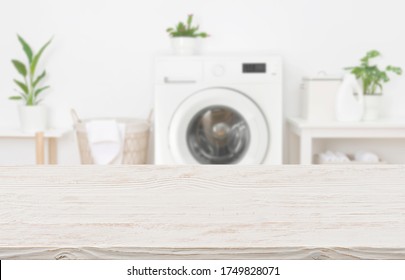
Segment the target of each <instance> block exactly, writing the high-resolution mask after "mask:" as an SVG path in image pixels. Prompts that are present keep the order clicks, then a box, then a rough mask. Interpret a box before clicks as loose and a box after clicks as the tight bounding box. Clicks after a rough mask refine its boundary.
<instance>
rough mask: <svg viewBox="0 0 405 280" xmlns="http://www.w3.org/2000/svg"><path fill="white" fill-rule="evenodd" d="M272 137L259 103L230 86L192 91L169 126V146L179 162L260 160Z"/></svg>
mask: <svg viewBox="0 0 405 280" xmlns="http://www.w3.org/2000/svg"><path fill="white" fill-rule="evenodd" d="M269 140H270V139H269V129H268V124H267V121H266V118H265V116H264V115H263V113H262V111H261V110H260V108H259V107H258V106H257V104H256V103H255V102H253V101H252V100H251V99H250V98H248V97H247V96H246V95H244V94H243V93H241V92H239V91H236V90H232V89H228V88H211V89H205V90H202V91H199V92H197V93H195V94H193V95H191V96H190V97H189V98H187V99H186V100H185V101H184V102H182V103H181V104H180V106H179V107H178V109H177V110H176V112H175V114H174V116H173V118H172V120H171V124H170V127H169V148H170V151H171V153H172V156H173V158H174V160H175V162H176V163H179V164H260V163H263V161H264V160H265V157H266V154H267V151H268V148H269V143H270V141H269Z"/></svg>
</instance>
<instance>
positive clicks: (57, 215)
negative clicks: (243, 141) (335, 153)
mask: <svg viewBox="0 0 405 280" xmlns="http://www.w3.org/2000/svg"><path fill="white" fill-rule="evenodd" d="M76 258H78V259H156V258H157V259H201V258H203V259H311V258H314V259H327V258H332V259H347V258H360V259H405V166H352V167H351V166H278V167H272V166H257V167H240V166H177V167H175V166H132V167H130V166H128V167H125V166H115V167H112V166H111V167H96V166H78V167H0V259H76Z"/></svg>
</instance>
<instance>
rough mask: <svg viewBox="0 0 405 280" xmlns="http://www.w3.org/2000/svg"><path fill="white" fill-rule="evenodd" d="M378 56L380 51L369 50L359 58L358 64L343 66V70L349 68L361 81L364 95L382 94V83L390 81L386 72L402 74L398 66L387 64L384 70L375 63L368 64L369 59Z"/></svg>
mask: <svg viewBox="0 0 405 280" xmlns="http://www.w3.org/2000/svg"><path fill="white" fill-rule="evenodd" d="M380 56H381V53H380V52H379V51H376V50H373V51H369V52H368V53H367V54H366V56H365V57H363V58H362V59H361V60H360V62H361V64H360V66H356V67H347V68H345V70H350V71H351V73H352V74H354V75H355V76H356V78H357V79H359V80H361V81H362V83H363V92H364V94H365V95H378V94H382V91H383V83H388V82H389V81H390V78H389V77H388V72H392V73H395V74H397V75H402V69H401V68H400V67H394V66H387V67H386V68H385V70H381V69H380V68H379V67H378V66H377V65H371V64H370V60H372V59H374V58H377V57H380Z"/></svg>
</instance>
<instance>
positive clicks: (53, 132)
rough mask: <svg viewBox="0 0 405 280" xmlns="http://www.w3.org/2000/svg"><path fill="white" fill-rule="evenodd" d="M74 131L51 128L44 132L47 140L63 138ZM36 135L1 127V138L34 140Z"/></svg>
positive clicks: (17, 129)
mask: <svg viewBox="0 0 405 280" xmlns="http://www.w3.org/2000/svg"><path fill="white" fill-rule="evenodd" d="M70 131H72V129H71V128H51V129H48V130H46V131H44V137H45V138H61V137H63V136H65V135H66V134H67V133H69V132H70ZM32 137H35V133H24V132H22V131H21V129H19V128H13V127H11V128H10V127H0V138H32Z"/></svg>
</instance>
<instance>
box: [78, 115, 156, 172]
mask: <svg viewBox="0 0 405 280" xmlns="http://www.w3.org/2000/svg"><path fill="white" fill-rule="evenodd" d="M72 117H73V120H74V128H75V131H76V136H77V143H78V145H79V151H80V160H81V163H82V164H94V160H93V156H92V154H91V150H90V145H89V141H88V138H87V130H86V122H88V121H90V120H80V119H79V118H78V116H77V114H76V112H75V111H72ZM91 120H97V119H91ZM100 120H102V119H100ZM104 120H105V119H104ZM115 120H116V121H117V122H118V123H123V124H125V139H124V144H123V152H122V155H123V156H122V162H121V164H128V165H129V164H131V165H132V164H146V163H147V159H148V144H149V131H150V120H140V119H115Z"/></svg>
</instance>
